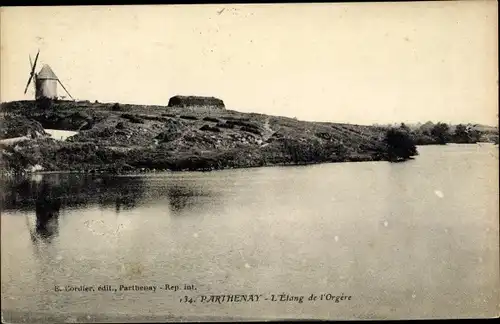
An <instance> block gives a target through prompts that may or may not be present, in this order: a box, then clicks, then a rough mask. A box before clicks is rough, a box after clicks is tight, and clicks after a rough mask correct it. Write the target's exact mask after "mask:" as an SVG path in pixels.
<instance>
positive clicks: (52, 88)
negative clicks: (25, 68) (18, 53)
mask: <svg viewBox="0 0 500 324" xmlns="http://www.w3.org/2000/svg"><path fill="white" fill-rule="evenodd" d="M38 55H40V50H38V53H36V57H35V62H32V61H31V55H30V57H29V58H30V65H31V72H30V77H29V79H28V83H27V84H26V88H25V89H24V94H26V92H27V91H28V87H29V85H30V83H31V81H33V84H34V86H35V99H37V100H38V99H42V98H49V99H57V83H59V84H60V85H61V87H62V88H63V89H64V91H66V93H67V94H68V95H69V96H70V98H71V99H73V97H72V96H71V95H70V94H69V92H68V90H66V88H65V87H64V85H63V84H62V83H61V81H60V80H59V79H58V78H57V76H56V74H55V73H54V71H52V69H51V68H50V66H49V65H48V64H44V65H43V66H42V69H41V70H40V72H38V73H35V68H36V62H37V61H38Z"/></svg>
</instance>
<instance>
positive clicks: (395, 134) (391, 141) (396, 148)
mask: <svg viewBox="0 0 500 324" xmlns="http://www.w3.org/2000/svg"><path fill="white" fill-rule="evenodd" d="M384 142H385V144H386V146H387V155H388V158H389V160H390V161H402V160H403V161H404V160H408V159H410V158H411V157H412V156H415V155H417V154H418V152H417V146H416V145H415V141H414V140H413V138H412V136H411V135H410V133H409V132H408V131H406V129H405V128H401V127H400V128H391V129H389V130H387V133H386V135H385V139H384Z"/></svg>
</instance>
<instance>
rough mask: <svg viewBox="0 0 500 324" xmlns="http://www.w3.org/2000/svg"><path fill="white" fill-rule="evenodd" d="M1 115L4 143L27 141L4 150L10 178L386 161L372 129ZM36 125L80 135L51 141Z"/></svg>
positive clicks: (176, 116)
mask: <svg viewBox="0 0 500 324" xmlns="http://www.w3.org/2000/svg"><path fill="white" fill-rule="evenodd" d="M1 111H2V115H3V117H2V120H1V124H0V129H4V131H3V132H2V133H1V136H2V138H7V137H8V136H10V137H15V136H26V135H29V136H30V137H31V139H30V140H26V141H23V142H20V143H17V144H15V145H3V146H2V147H1V154H2V156H1V163H2V169H4V170H8V171H27V170H28V171H29V170H31V169H32V168H33V167H37V168H38V169H42V170H45V171H58V170H75V171H77V170H78V171H112V172H126V171H144V170H151V169H156V170H173V171H177V170H213V169H222V168H240V167H255V166H265V165H284V164H307V163H320V162H342V161H373V160H384V159H385V146H384V144H383V136H384V134H385V129H384V128H379V127H373V126H360V125H348V124H335V123H317V122H305V121H299V120H296V119H292V118H287V117H277V116H268V115H263V114H254V113H241V112H237V111H232V110H213V109H205V108H203V107H199V108H197V109H191V108H172V107H162V106H139V105H120V104H101V103H90V102H72V101H56V102H44V103H40V102H38V103H37V102H34V101H16V102H9V103H2V105H1ZM9 125H16V127H15V128H12V127H10V126H9ZM20 125H22V127H21V126H20ZM40 126H41V127H42V128H45V129H61V130H73V131H79V133H78V134H77V135H75V136H72V137H70V138H68V140H67V141H64V142H62V141H56V140H53V139H52V138H49V137H47V136H45V135H44V134H43V132H42V131H40ZM16 132H17V133H16Z"/></svg>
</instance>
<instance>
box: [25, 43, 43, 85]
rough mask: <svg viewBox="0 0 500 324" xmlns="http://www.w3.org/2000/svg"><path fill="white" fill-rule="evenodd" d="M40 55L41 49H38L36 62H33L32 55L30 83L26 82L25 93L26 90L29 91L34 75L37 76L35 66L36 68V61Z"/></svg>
mask: <svg viewBox="0 0 500 324" xmlns="http://www.w3.org/2000/svg"><path fill="white" fill-rule="evenodd" d="M38 55H40V50H38V53H36V57H35V62H34V63H33V64H31V56H30V64H31V72H30V77H29V79H28V83H26V88H25V89H24V94H26V91H28V87H29V85H30V83H31V80H32V79H33V76H35V68H36V62H37V61H38Z"/></svg>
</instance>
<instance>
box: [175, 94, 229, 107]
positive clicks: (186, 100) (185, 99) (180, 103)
mask: <svg viewBox="0 0 500 324" xmlns="http://www.w3.org/2000/svg"><path fill="white" fill-rule="evenodd" d="M168 107H183V108H187V107H190V108H195V107H204V108H216V109H225V106H224V101H222V100H221V99H218V98H215V97H198V96H174V97H172V98H170V100H169V101H168Z"/></svg>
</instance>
